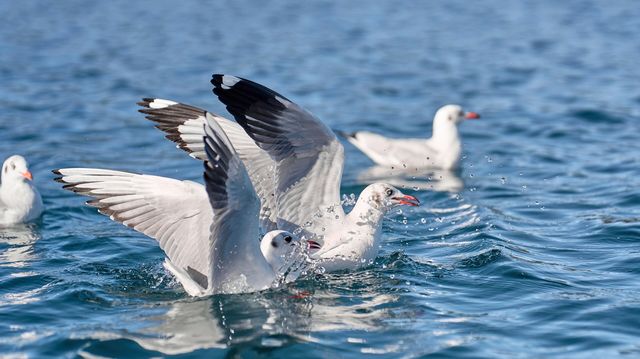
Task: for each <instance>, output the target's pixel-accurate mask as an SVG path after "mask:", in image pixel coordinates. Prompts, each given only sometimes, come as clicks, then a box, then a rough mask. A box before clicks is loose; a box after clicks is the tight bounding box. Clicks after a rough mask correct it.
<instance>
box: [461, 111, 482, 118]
mask: <svg viewBox="0 0 640 359" xmlns="http://www.w3.org/2000/svg"><path fill="white" fill-rule="evenodd" d="M464 118H466V119H467V120H477V119H479V118H480V115H479V114H477V113H476V112H467V113H466V114H465V115H464Z"/></svg>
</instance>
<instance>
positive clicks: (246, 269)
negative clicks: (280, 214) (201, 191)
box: [204, 118, 275, 293]
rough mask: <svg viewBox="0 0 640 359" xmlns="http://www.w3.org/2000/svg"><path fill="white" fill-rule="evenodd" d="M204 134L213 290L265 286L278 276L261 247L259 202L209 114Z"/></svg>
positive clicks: (248, 180)
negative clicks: (211, 214) (210, 217)
mask: <svg viewBox="0 0 640 359" xmlns="http://www.w3.org/2000/svg"><path fill="white" fill-rule="evenodd" d="M205 136H206V137H205V138H204V142H205V153H206V154H207V161H206V162H205V164H204V168H205V171H204V179H205V187H206V190H207V194H208V195H209V200H210V202H211V207H212V208H213V213H214V220H213V223H212V224H211V231H210V232H211V237H210V242H211V249H210V252H209V253H210V260H211V263H212V264H213V265H212V268H211V272H210V276H209V278H210V281H209V283H210V285H211V288H212V290H213V292H214V293H234V292H243V291H248V290H256V289H263V288H265V287H268V286H269V285H270V284H271V283H272V282H273V280H274V279H275V278H274V274H273V270H272V269H271V267H270V266H269V264H268V263H267V262H266V260H265V258H264V256H263V255H262V252H261V251H260V241H259V240H260V237H259V236H260V233H259V220H258V215H259V211H260V200H259V199H258V196H257V194H256V192H255V190H254V189H253V185H252V183H251V180H250V179H249V175H248V173H247V170H246V169H245V167H244V164H243V163H242V161H241V160H240V157H239V156H238V154H237V153H236V151H235V149H234V148H233V146H232V145H231V142H230V141H229V139H228V138H227V137H226V136H225V134H224V131H223V130H222V128H220V126H219V125H218V124H217V122H215V121H214V120H213V119H211V118H208V121H207V125H206V126H205Z"/></svg>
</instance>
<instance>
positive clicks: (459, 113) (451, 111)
mask: <svg viewBox="0 0 640 359" xmlns="http://www.w3.org/2000/svg"><path fill="white" fill-rule="evenodd" d="M479 118H480V115H478V114H477V113H475V112H465V111H464V110H463V109H462V107H460V106H458V105H446V106H442V107H440V109H438V112H436V116H435V117H434V119H433V125H434V127H435V126H436V125H445V124H446V125H457V124H459V123H460V122H462V121H464V120H475V119H479Z"/></svg>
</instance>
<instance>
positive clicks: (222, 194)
mask: <svg viewBox="0 0 640 359" xmlns="http://www.w3.org/2000/svg"><path fill="white" fill-rule="evenodd" d="M206 120H207V121H206V127H204V128H203V130H204V134H205V136H206V137H205V138H204V141H203V143H204V147H203V151H204V154H205V156H206V159H207V161H206V162H204V181H205V185H204V186H203V185H201V184H198V183H195V182H192V181H180V180H175V179H170V178H164V177H158V176H151V175H143V174H133V173H128V172H121V171H112V170H105V169H93V168H63V169H58V170H55V171H54V173H55V174H57V175H59V176H60V177H58V178H56V181H58V182H61V183H63V184H65V185H64V188H65V189H67V190H70V191H73V192H75V193H78V194H81V195H87V196H91V197H93V198H94V199H93V200H91V201H89V202H88V204H89V205H91V206H94V207H97V208H98V211H99V212H100V213H102V214H105V215H108V216H109V217H110V218H111V219H112V220H114V221H117V222H120V223H122V224H124V225H126V226H128V227H130V228H133V229H134V230H136V231H138V232H141V233H144V234H146V235H147V236H149V237H151V238H154V239H155V240H157V241H158V243H159V245H160V248H161V249H162V250H163V251H164V252H165V254H166V256H167V258H166V260H165V263H164V264H165V267H166V268H167V269H168V270H169V271H170V272H171V273H172V274H173V275H174V276H175V277H176V279H177V280H178V282H180V284H182V286H183V288H184V290H185V291H186V292H187V293H188V294H189V295H191V296H206V295H211V294H219V293H225V294H233V293H246V292H254V291H260V290H265V289H268V288H271V287H274V286H277V285H278V284H279V283H281V282H282V280H283V279H284V278H285V277H286V279H287V280H292V279H294V278H291V277H290V274H291V273H290V269H291V267H292V266H293V265H294V264H296V263H297V262H298V261H299V260H303V259H304V258H303V254H304V253H303V251H300V250H299V249H300V248H302V247H303V246H301V245H300V239H299V238H298V237H297V236H295V235H294V234H292V233H290V232H287V231H284V230H275V231H270V232H268V233H266V234H265V235H264V236H263V237H262V240H261V241H258V240H259V239H260V220H259V211H260V199H259V198H258V196H257V194H256V191H255V189H254V187H253V185H252V183H251V181H250V179H249V175H248V173H247V170H246V168H245V167H244V165H243V163H242V161H241V159H240V157H239V156H238V154H237V152H236V150H235V149H234V147H233V145H232V144H231V143H230V141H229V139H228V138H227V137H226V136H225V134H224V131H223V130H222V128H221V127H220V126H219V125H218V124H217V122H216V121H215V119H213V118H211V117H208V118H207V119H206Z"/></svg>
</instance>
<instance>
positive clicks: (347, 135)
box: [333, 130, 358, 139]
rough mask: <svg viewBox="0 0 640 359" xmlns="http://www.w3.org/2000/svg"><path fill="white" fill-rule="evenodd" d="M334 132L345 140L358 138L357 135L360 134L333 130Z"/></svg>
mask: <svg viewBox="0 0 640 359" xmlns="http://www.w3.org/2000/svg"><path fill="white" fill-rule="evenodd" d="M333 132H335V134H336V135H338V136H340V137H342V138H345V139H350V138H356V135H357V134H358V133H357V132H346V131H340V130H333Z"/></svg>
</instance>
